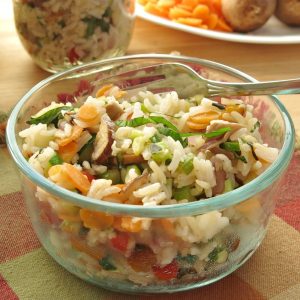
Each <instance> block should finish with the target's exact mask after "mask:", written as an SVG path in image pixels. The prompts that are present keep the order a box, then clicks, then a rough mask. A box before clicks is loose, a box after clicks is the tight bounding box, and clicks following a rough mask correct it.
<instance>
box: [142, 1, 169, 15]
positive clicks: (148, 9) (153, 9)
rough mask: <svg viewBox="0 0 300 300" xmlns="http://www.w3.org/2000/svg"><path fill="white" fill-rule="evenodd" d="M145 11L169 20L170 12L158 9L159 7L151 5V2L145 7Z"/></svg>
mask: <svg viewBox="0 0 300 300" xmlns="http://www.w3.org/2000/svg"><path fill="white" fill-rule="evenodd" d="M144 9H145V11H146V12H148V13H151V14H154V15H157V16H160V17H163V18H167V17H168V10H164V9H163V8H161V7H158V6H157V5H155V4H153V3H151V2H148V3H147V4H146V5H145V8H144Z"/></svg>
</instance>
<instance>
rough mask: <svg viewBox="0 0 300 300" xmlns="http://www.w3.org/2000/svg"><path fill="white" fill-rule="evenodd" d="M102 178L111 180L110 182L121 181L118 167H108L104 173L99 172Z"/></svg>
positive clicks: (116, 182)
mask: <svg viewBox="0 0 300 300" xmlns="http://www.w3.org/2000/svg"><path fill="white" fill-rule="evenodd" d="M101 178H102V179H108V180H111V181H112V184H118V183H121V182H122V180H121V174H120V170H119V169H118V168H112V169H108V170H107V171H106V172H105V173H103V174H101Z"/></svg>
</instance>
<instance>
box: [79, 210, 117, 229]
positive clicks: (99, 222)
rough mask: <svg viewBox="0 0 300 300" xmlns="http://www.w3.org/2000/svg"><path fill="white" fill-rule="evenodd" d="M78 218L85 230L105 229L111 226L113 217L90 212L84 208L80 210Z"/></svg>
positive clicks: (99, 212) (102, 213)
mask: <svg viewBox="0 0 300 300" xmlns="http://www.w3.org/2000/svg"><path fill="white" fill-rule="evenodd" d="M79 214H80V218H81V220H82V222H83V224H84V226H85V227H87V228H96V229H101V230H104V229H107V228H109V227H111V226H112V224H113V222H114V217H113V216H112V215H108V214H106V213H104V212H101V211H92V210H89V209H86V208H82V209H80V212H79Z"/></svg>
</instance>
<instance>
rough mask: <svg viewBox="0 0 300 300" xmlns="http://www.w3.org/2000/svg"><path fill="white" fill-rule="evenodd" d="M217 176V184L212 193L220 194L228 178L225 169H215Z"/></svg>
mask: <svg viewBox="0 0 300 300" xmlns="http://www.w3.org/2000/svg"><path fill="white" fill-rule="evenodd" d="M215 176H216V183H217V184H216V185H215V186H214V187H213V189H212V195H213V196H215V195H219V194H222V193H223V191H224V188H225V180H226V173H225V171H224V170H222V169H220V170H216V171H215Z"/></svg>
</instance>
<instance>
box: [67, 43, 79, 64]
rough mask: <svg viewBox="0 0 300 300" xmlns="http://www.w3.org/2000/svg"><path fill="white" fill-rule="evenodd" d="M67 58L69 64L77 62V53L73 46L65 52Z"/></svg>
mask: <svg viewBox="0 0 300 300" xmlns="http://www.w3.org/2000/svg"><path fill="white" fill-rule="evenodd" d="M67 56H68V59H69V61H70V63H71V64H74V63H76V62H77V60H78V59H79V54H78V53H77V52H76V49H75V47H73V48H72V49H71V50H70V51H69V52H68V54H67Z"/></svg>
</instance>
